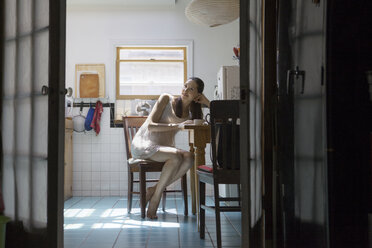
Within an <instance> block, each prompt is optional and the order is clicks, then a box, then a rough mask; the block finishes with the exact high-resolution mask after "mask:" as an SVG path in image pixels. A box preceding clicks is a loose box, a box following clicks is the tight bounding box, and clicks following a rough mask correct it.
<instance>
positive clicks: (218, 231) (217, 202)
mask: <svg viewBox="0 0 372 248" xmlns="http://www.w3.org/2000/svg"><path fill="white" fill-rule="evenodd" d="M214 202H215V209H214V210H215V214H216V234H217V248H221V247H222V245H221V215H220V193H219V190H218V183H214Z"/></svg>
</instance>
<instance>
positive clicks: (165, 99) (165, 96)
mask: <svg viewBox="0 0 372 248" xmlns="http://www.w3.org/2000/svg"><path fill="white" fill-rule="evenodd" d="M172 99H173V96H172V95H171V94H168V93H163V94H161V95H160V96H159V99H158V101H159V102H169V101H171V100H172Z"/></svg>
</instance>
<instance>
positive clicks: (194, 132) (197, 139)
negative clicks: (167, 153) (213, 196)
mask: <svg viewBox="0 0 372 248" xmlns="http://www.w3.org/2000/svg"><path fill="white" fill-rule="evenodd" d="M184 129H185V130H188V131H189V145H190V152H193V153H194V154H195V162H194V166H193V167H192V168H191V169H190V186H191V207H192V213H193V214H197V220H198V226H199V185H198V174H197V173H196V169H197V167H198V166H199V165H204V164H205V147H206V145H207V143H210V140H211V131H210V126H209V125H195V124H188V125H185V127H184Z"/></svg>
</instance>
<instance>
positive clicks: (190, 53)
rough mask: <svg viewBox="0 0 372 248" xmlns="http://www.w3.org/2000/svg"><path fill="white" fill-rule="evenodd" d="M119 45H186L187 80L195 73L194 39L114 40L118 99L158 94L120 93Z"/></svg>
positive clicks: (115, 80) (146, 97)
mask: <svg viewBox="0 0 372 248" xmlns="http://www.w3.org/2000/svg"><path fill="white" fill-rule="evenodd" d="M118 47H185V48H186V60H187V62H186V74H185V80H186V79H187V78H189V77H192V75H193V41H192V40H151V41H150V40H149V41H143V40H142V41H141V40H132V41H114V42H113V52H114V54H113V60H112V61H113V75H115V76H114V78H115V79H114V80H113V81H114V85H115V87H114V88H115V91H116V94H115V95H116V100H132V99H144V100H149V99H157V98H158V97H159V96H158V95H120V92H119V88H118V87H117V86H118V81H117V80H118V75H119V72H118V68H117V61H116V59H117V51H118V49H117V48H118Z"/></svg>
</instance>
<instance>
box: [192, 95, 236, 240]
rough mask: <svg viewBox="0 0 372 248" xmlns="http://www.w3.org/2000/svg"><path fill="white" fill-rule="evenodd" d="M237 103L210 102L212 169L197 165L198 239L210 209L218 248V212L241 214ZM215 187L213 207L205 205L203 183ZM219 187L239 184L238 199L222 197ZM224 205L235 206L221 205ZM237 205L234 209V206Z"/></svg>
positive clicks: (229, 101)
mask: <svg viewBox="0 0 372 248" xmlns="http://www.w3.org/2000/svg"><path fill="white" fill-rule="evenodd" d="M239 121H240V120H239V101H238V100H221V101H212V102H211V107H210V124H211V149H212V163H213V167H209V166H205V165H202V166H199V167H198V170H197V173H198V176H199V212H200V238H202V239H204V236H205V210H213V211H215V215H216V231H217V247H221V219H220V212H237V211H241V207H240V157H239V156H240V155H239V149H240V145H239ZM206 183H208V184H211V185H213V188H214V202H215V204H214V205H213V206H207V205H206V204H205V184H206ZM220 184H236V185H238V196H237V197H221V196H220V194H219V188H218V186H219V185H220ZM223 202H235V203H236V202H237V203H238V204H231V206H229V205H226V204H224V205H221V203H223ZM235 205H237V206H235Z"/></svg>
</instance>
